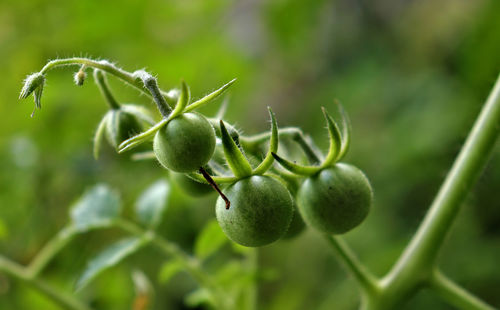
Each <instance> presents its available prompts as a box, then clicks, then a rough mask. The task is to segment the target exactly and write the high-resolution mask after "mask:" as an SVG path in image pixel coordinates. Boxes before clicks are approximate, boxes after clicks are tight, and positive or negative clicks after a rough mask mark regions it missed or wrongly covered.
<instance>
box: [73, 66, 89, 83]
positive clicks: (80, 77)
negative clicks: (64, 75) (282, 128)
mask: <svg viewBox="0 0 500 310" xmlns="http://www.w3.org/2000/svg"><path fill="white" fill-rule="evenodd" d="M86 77H87V73H85V71H83V70H79V71H78V72H76V73H75V75H74V76H73V80H74V81H75V84H76V85H77V86H82V85H83V82H85V78H86Z"/></svg>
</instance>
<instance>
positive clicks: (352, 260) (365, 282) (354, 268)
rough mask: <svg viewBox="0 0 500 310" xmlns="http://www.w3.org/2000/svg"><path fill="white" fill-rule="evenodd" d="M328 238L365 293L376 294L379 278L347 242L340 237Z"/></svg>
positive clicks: (328, 236)
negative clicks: (360, 259)
mask: <svg viewBox="0 0 500 310" xmlns="http://www.w3.org/2000/svg"><path fill="white" fill-rule="evenodd" d="M325 237H326V240H327V241H328V243H329V244H330V246H331V247H332V248H333V250H334V251H335V253H336V254H337V256H338V257H339V259H340V260H341V261H342V263H343V264H344V265H345V267H346V268H347V270H348V271H349V273H350V274H352V275H353V276H354V278H355V279H356V281H357V282H358V283H359V285H360V286H361V289H362V291H363V293H365V294H367V295H369V296H376V295H378V293H379V291H380V286H379V284H378V280H377V278H375V276H373V275H372V274H371V273H370V271H369V270H368V269H367V268H366V267H365V266H364V265H363V264H362V263H361V262H360V261H359V260H358V258H357V257H356V255H355V254H354V252H353V251H352V250H351V249H350V248H349V246H348V245H347V243H346V242H345V241H344V240H343V239H342V238H340V237H335V236H331V235H326V236H325Z"/></svg>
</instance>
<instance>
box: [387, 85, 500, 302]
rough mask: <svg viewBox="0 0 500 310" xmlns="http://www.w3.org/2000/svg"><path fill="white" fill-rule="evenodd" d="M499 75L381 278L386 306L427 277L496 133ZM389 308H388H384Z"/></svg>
mask: <svg viewBox="0 0 500 310" xmlns="http://www.w3.org/2000/svg"><path fill="white" fill-rule="evenodd" d="M499 124H500V76H499V78H498V80H497V82H496V84H495V86H494V88H493V90H492V92H491V94H490V96H489V97H488V100H487V101H486V104H485V106H484V107H483V109H482V111H481V113H480V115H479V117H478V119H477V120H476V123H475V124H474V127H473V128H472V131H471V132H470V134H469V136H468V138H467V140H466V142H465V145H464V146H463V148H462V150H461V151H460V154H459V155H458V157H457V159H456V160H455V163H454V164H453V167H452V168H451V170H450V172H449V174H448V176H447V177H446V180H445V181H444V183H443V185H442V187H441V189H440V190H439V193H438V194H437V196H436V198H435V200H434V202H433V204H432V205H431V208H430V210H429V211H428V213H427V214H426V216H425V218H424V220H423V222H422V224H421V225H420V227H419V229H418V231H417V232H416V233H415V235H414V237H413V238H412V240H411V242H410V243H409V245H408V246H407V247H406V249H405V250H404V251H403V254H402V255H401V257H400V258H399V260H398V261H397V262H396V264H395V265H394V267H393V268H392V270H391V271H390V272H389V274H388V275H387V276H386V277H385V279H384V281H383V282H384V286H385V287H386V291H387V295H388V296H389V295H390V296H391V297H389V299H391V301H390V304H391V305H393V306H394V305H397V304H398V303H399V302H401V301H402V300H404V299H403V298H405V297H406V296H408V295H411V294H412V293H413V292H414V291H415V290H416V289H418V287H419V286H420V285H423V284H425V283H426V282H427V281H428V280H429V279H430V278H431V277H432V271H433V270H434V266H435V264H436V259H437V256H438V253H439V249H440V248H441V246H442V244H443V242H444V240H445V237H446V235H447V233H448V231H449V230H450V227H451V224H452V223H453V220H454V219H455V218H456V215H457V214H458V211H459V209H460V206H461V205H462V201H463V200H464V198H466V195H467V193H468V192H469V190H470V189H471V188H472V186H473V185H474V183H475V182H476V180H477V179H478V177H479V175H480V174H481V172H482V170H483V168H484V167H485V165H486V163H487V161H488V159H489V157H490V154H491V152H492V150H493V147H494V146H495V141H496V140H497V137H498V135H499V133H500V125H499ZM388 308H390V307H388Z"/></svg>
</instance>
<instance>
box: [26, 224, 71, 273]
mask: <svg viewBox="0 0 500 310" xmlns="http://www.w3.org/2000/svg"><path fill="white" fill-rule="evenodd" d="M75 235H76V230H75V229H74V228H73V227H72V226H68V227H66V228H64V229H62V230H60V231H59V233H58V234H57V235H56V236H55V237H53V238H52V239H51V240H50V241H49V242H48V243H47V244H46V245H45V246H44V247H43V248H42V250H40V252H39V253H38V254H37V255H36V256H35V258H34V259H33V260H32V261H31V263H30V264H29V266H28V268H27V271H28V273H29V274H30V275H32V276H34V277H36V276H38V275H39V274H40V272H41V271H42V270H43V269H44V268H45V267H46V266H47V265H48V264H49V263H50V261H51V260H52V259H53V258H54V256H56V254H57V253H59V251H61V249H62V248H63V247H65V246H66V245H67V244H68V243H69V242H70V241H71V240H73V238H74V237H75Z"/></svg>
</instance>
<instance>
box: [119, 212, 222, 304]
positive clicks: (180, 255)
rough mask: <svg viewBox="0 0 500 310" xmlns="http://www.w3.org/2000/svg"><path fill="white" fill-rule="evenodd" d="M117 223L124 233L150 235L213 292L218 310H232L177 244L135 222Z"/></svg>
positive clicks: (123, 221) (163, 250)
mask: <svg viewBox="0 0 500 310" xmlns="http://www.w3.org/2000/svg"><path fill="white" fill-rule="evenodd" d="M115 223H116V225H117V226H118V227H120V228H121V229H123V230H124V231H126V232H128V233H130V234H132V235H135V236H138V237H142V236H144V235H146V234H149V235H150V237H151V240H152V241H151V242H152V244H153V245H154V246H155V247H156V248H158V249H159V250H160V251H162V252H163V253H164V254H165V255H167V256H170V257H171V258H173V259H176V260H178V261H179V262H180V263H182V265H183V268H184V270H185V271H187V272H188V273H189V274H190V275H191V276H192V277H193V278H194V279H195V280H196V281H197V282H198V283H199V284H200V285H201V286H202V287H204V288H206V289H207V290H208V291H209V292H211V294H212V296H213V302H214V303H215V305H214V306H215V307H216V309H230V307H229V306H228V304H229V301H228V300H227V298H225V295H224V294H223V292H222V291H221V290H220V289H219V288H218V287H217V286H216V285H215V283H213V282H212V279H211V278H210V276H209V275H208V274H206V273H205V271H204V270H203V269H202V267H201V265H200V262H199V261H198V260H197V259H196V258H194V257H192V256H190V255H188V254H186V253H185V252H184V251H183V250H182V249H181V248H179V247H178V246H177V245H176V244H174V243H172V242H169V241H168V240H165V239H164V238H162V237H161V236H159V235H157V234H156V233H155V232H153V231H146V230H144V229H143V228H141V227H140V226H138V225H136V224H135V223H133V222H130V221H128V220H124V219H119V220H117V221H116V222H115Z"/></svg>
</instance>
